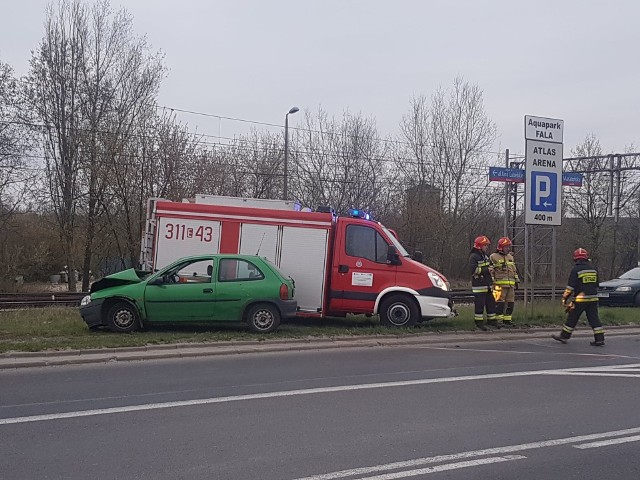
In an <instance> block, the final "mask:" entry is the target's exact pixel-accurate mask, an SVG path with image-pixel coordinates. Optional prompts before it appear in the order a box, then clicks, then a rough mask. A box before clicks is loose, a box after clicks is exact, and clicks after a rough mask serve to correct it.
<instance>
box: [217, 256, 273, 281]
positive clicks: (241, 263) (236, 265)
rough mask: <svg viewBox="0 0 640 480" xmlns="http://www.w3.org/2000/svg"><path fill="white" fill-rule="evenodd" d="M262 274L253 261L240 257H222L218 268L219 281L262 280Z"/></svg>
mask: <svg viewBox="0 0 640 480" xmlns="http://www.w3.org/2000/svg"><path fill="white" fill-rule="evenodd" d="M263 278H264V274H263V273H262V271H261V270H260V269H259V268H258V267H257V266H256V265H254V264H253V263H251V262H249V261H247V260H242V259H240V258H223V259H222V260H220V266H219V268H218V280H219V281H220V282H240V281H243V282H246V281H251V280H262V279H263Z"/></svg>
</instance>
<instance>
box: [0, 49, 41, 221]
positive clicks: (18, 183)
mask: <svg viewBox="0 0 640 480" xmlns="http://www.w3.org/2000/svg"><path fill="white" fill-rule="evenodd" d="M23 103H24V102H23V98H22V95H21V91H20V88H19V85H18V82H17V80H16V79H15V78H14V76H13V69H12V68H11V67H10V66H9V65H8V64H5V63H2V62H0V230H1V229H3V228H4V225H5V222H6V221H8V220H9V219H10V218H11V216H12V215H13V214H14V213H15V211H16V209H17V208H18V205H20V204H21V203H22V201H23V199H24V196H25V193H26V192H27V186H28V182H29V180H30V177H32V176H33V172H32V170H31V167H32V166H33V163H34V162H33V161H31V159H30V156H29V151H30V149H31V148H32V146H33V145H32V143H33V142H32V141H31V135H29V131H28V130H27V128H26V127H25V125H24V111H25V109H24V108H23V107H24V105H23Z"/></svg>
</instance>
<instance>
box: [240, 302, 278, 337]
mask: <svg viewBox="0 0 640 480" xmlns="http://www.w3.org/2000/svg"><path fill="white" fill-rule="evenodd" d="M247 323H248V324H249V328H250V329H251V331H252V332H255V333H271V332H275V331H276V329H277V328H278V326H279V325H280V312H279V311H278V309H277V308H276V307H275V306H274V305H270V304H268V303H259V304H258V305H252V306H251V307H250V308H249V311H248V312H247Z"/></svg>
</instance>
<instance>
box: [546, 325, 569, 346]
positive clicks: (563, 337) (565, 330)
mask: <svg viewBox="0 0 640 480" xmlns="http://www.w3.org/2000/svg"><path fill="white" fill-rule="evenodd" d="M572 333H573V328H571V327H569V326H567V325H563V326H562V331H561V332H560V335H556V334H555V333H554V334H553V335H551V338H553V339H554V340H557V341H559V342H560V343H567V342H568V341H569V339H570V338H571V334H572Z"/></svg>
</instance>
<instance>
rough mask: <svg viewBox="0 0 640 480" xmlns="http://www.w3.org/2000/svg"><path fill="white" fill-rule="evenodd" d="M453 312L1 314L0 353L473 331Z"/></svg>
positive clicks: (625, 321) (553, 314) (545, 314)
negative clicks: (94, 323)
mask: <svg viewBox="0 0 640 480" xmlns="http://www.w3.org/2000/svg"><path fill="white" fill-rule="evenodd" d="M457 310H458V313H459V315H458V316H457V317H452V318H447V319H434V320H431V321H428V322H424V323H421V324H419V325H418V326H417V327H415V328H401V329H396V328H385V327H382V326H381V325H380V323H379V322H378V319H377V317H371V318H367V317H365V316H350V317H347V318H325V319H297V320H295V321H294V320H291V321H288V322H285V323H283V324H282V325H281V326H280V329H279V330H278V331H277V332H275V333H272V334H270V335H257V334H253V333H250V332H249V331H248V330H247V328H246V327H245V326H244V325H242V324H239V323H216V324H206V325H203V324H173V325H171V326H169V325H157V326H152V327H150V328H148V329H146V330H144V331H141V332H135V333H132V334H128V335H123V334H116V333H112V332H109V331H106V330H99V331H91V330H89V329H88V328H87V326H86V325H85V323H84V322H83V321H82V319H81V318H80V314H79V312H78V309H77V308H62V307H51V308H42V309H31V310H16V311H0V353H1V352H9V351H27V352H38V351H44V350H67V349H73V350H75V349H94V348H117V347H134V346H144V345H161V344H172V343H198V342H228V341H238V340H261V341H264V340H266V339H287V338H300V339H305V338H330V337H336V336H350V335H351V336H358V335H398V336H402V335H416V334H424V333H429V332H431V333H437V332H454V331H458V332H461V331H472V330H474V328H475V327H474V323H473V307H472V306H471V305H460V306H458V307H457ZM639 313H640V312H639V311H638V309H637V308H636V309H634V308H606V307H603V308H600V318H601V319H602V323H603V324H604V325H640V315H639ZM563 321H564V314H563V310H562V308H561V306H560V305H559V301H556V302H551V301H540V302H536V304H535V305H534V306H533V311H531V310H530V311H529V314H528V315H527V318H526V320H525V315H524V311H523V307H522V305H519V304H517V305H516V311H515V314H514V322H515V324H516V326H517V327H519V328H535V327H549V326H560V325H561V324H562V322H563ZM584 325H586V319H585V318H584V316H583V318H582V320H581V322H580V324H579V325H578V327H579V328H584Z"/></svg>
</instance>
